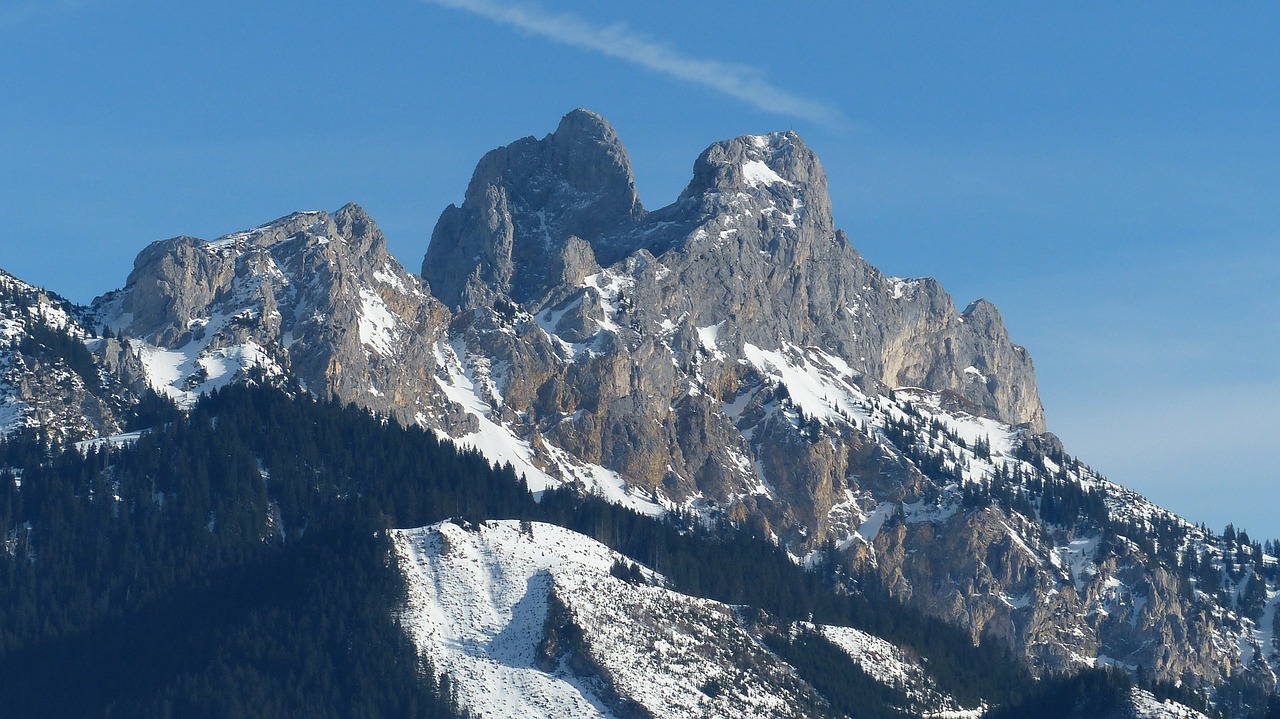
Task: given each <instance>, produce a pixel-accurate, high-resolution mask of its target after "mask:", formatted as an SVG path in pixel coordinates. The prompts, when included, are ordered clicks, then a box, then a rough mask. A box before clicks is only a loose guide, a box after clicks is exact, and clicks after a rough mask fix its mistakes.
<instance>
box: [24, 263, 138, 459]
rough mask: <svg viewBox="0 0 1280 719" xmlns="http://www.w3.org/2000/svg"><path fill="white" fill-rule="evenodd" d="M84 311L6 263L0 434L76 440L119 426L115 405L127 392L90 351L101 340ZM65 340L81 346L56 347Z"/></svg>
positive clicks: (125, 400) (124, 399)
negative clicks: (88, 324)
mask: <svg viewBox="0 0 1280 719" xmlns="http://www.w3.org/2000/svg"><path fill="white" fill-rule="evenodd" d="M84 314H85V313H84V310H83V309H82V308H78V307H76V306H74V305H72V304H71V303H70V302H67V301H66V300H64V299H62V298H61V297H58V296H57V295H55V294H53V293H50V292H46V291H45V290H41V289H39V288H37V287H34V286H32V285H29V284H27V283H25V282H22V281H21V280H18V279H17V278H15V277H13V276H12V275H10V274H8V273H7V272H4V271H3V270H0V438H2V437H5V436H7V435H9V434H11V433H13V432H15V431H19V430H24V431H32V430H33V431H36V432H39V433H42V434H45V435H46V437H47V438H49V439H68V438H69V439H73V440H74V439H81V438H85V437H92V436H95V435H98V434H102V433H109V432H115V431H118V429H119V427H118V426H117V425H116V422H115V420H114V417H113V415H114V412H113V410H112V407H116V406H119V405H121V404H123V403H125V402H127V399H126V398H125V397H124V396H123V395H125V394H127V393H126V392H124V391H123V390H122V388H120V387H119V386H118V384H117V383H115V381H114V380H113V379H112V378H111V377H110V376H109V375H108V374H107V373H106V372H104V371H103V369H102V367H101V366H100V365H99V364H98V361H97V360H95V359H90V358H89V355H90V354H91V353H92V351H93V350H94V349H95V348H96V347H98V346H99V345H100V344H101V343H102V341H103V340H101V339H99V338H96V337H94V336H93V334H92V333H91V332H90V331H88V330H86V329H85V327H86V325H85V323H84V322H83V316H84ZM59 338H61V339H59ZM67 341H69V342H70V343H71V344H72V345H79V346H78V347H72V348H70V349H69V350H68V348H67V347H65V346H62V347H60V348H58V349H54V347H58V346H59V345H65V344H66V342H67ZM68 351H69V352H70V354H64V353H66V352H68ZM77 355H79V356H77Z"/></svg>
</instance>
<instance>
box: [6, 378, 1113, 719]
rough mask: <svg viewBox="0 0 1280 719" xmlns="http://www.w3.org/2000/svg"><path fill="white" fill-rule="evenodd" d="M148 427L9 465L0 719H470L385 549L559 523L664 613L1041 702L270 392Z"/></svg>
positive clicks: (995, 653) (900, 619)
mask: <svg viewBox="0 0 1280 719" xmlns="http://www.w3.org/2000/svg"><path fill="white" fill-rule="evenodd" d="M145 406H146V407H147V415H146V417H145V418H144V419H145V421H147V422H149V423H151V429H150V431H147V432H145V433H144V434H143V435H142V436H141V437H140V438H139V439H138V441H137V442H136V443H134V444H132V445H129V446H124V447H114V448H113V447H108V446H105V445H104V446H101V447H90V448H87V449H85V450H83V451H82V450H77V449H75V448H73V447H50V446H47V445H44V444H42V443H40V442H39V441H37V440H34V439H31V438H24V437H12V438H10V439H9V440H8V441H6V442H4V443H0V531H3V542H4V551H3V552H0V676H3V677H5V679H4V681H2V682H0V715H4V716H21V715H32V716H37V715H43V716H55V715H56V716H82V717H98V716H100V717H107V716H111V717H118V716H129V717H133V716H138V717H171V716H172V717H202V716H208V717H300V716H307V717H383V716H404V717H449V716H460V715H461V713H460V711H459V710H458V707H457V706H456V702H455V701H454V698H453V696H452V692H451V691H450V688H449V686H448V681H447V677H446V678H444V679H442V680H440V681H437V680H436V679H435V673H434V672H433V670H432V668H431V667H430V666H428V665H426V664H425V663H424V662H423V661H421V660H420V659H419V658H418V656H417V655H416V652H415V650H414V647H413V646H412V644H411V643H410V641H409V640H408V638H407V637H406V636H405V635H404V633H403V632H401V630H400V627H399V626H397V620H396V617H397V611H396V610H397V607H398V606H399V605H400V603H401V602H402V601H403V593H404V588H403V586H402V584H401V579H400V576H399V574H398V572H397V571H396V569H395V567H394V563H393V562H392V559H391V555H390V547H389V542H388V541H387V540H386V538H385V535H384V533H383V531H382V530H384V529H385V528H388V527H414V526H422V525H426V524H430V523H433V522H436V521H440V520H443V519H447V518H451V517H452V518H459V519H465V520H469V521H479V520H483V519H515V518H519V519H530V520H538V521H546V522H552V523H555V524H559V525H561V526H565V527H567V528H569V529H573V530H575V531H578V532H582V533H584V534H586V535H589V536H591V537H594V538H596V539H597V540H599V541H601V542H603V543H605V544H607V545H609V546H610V547H612V548H614V549H616V550H618V551H620V552H622V553H623V554H626V555H628V556H629V557H631V558H632V559H634V560H635V561H637V562H641V563H643V564H646V565H648V566H650V567H653V568H654V569H656V570H657V571H658V572H660V573H662V574H664V575H666V576H667V577H668V579H669V580H670V581H671V583H672V585H673V588H674V589H676V590H678V591H681V592H685V593H688V594H693V595H698V596H704V597H708V598H712V599H718V600H722V601H726V602H731V603H734V604H742V605H749V606H751V607H754V608H755V609H756V610H759V611H760V612H761V616H762V617H768V621H790V620H805V619H807V620H812V621H814V622H818V623H829V624H842V625H847V626H853V627H857V628H860V629H864V630H866V631H869V632H871V633H874V634H877V635H879V636H882V637H884V638H886V639H888V640H890V641H892V642H894V643H896V644H898V645H900V646H903V647H905V648H907V649H908V650H909V651H911V652H914V653H915V654H916V655H918V656H919V657H921V658H923V659H924V660H925V661H926V662H927V663H928V666H929V668H930V671H931V673H932V674H933V676H934V677H935V679H936V681H937V683H938V688H939V689H940V690H942V691H944V692H946V693H948V694H951V695H952V696H954V697H955V698H956V699H958V700H960V701H961V702H963V703H965V704H966V705H970V706H972V705H975V704H977V703H979V702H986V703H987V704H988V705H996V704H1005V705H1010V708H1009V710H1010V711H1014V709H1013V706H1012V705H1014V704H1016V703H1017V702H1019V701H1031V702H1034V701H1038V700H1040V697H1041V694H1037V693H1035V691H1039V692H1041V693H1043V692H1044V691H1045V690H1044V689H1043V688H1041V689H1038V690H1036V689H1035V687H1034V683H1033V682H1032V680H1031V678H1030V677H1029V675H1028V674H1027V673H1026V672H1025V671H1024V670H1023V669H1022V668H1021V667H1020V666H1019V665H1018V664H1017V663H1016V662H1014V661H1013V660H1012V659H1010V658H1009V656H1008V654H1007V653H1006V652H1005V650H1004V648H1003V647H1000V646H998V645H997V644H995V643H994V642H988V643H984V644H983V645H981V646H977V647H975V646H973V644H972V643H971V642H970V640H969V637H968V635H967V634H965V633H964V632H962V631H960V630H958V629H955V628H953V627H951V626H949V625H946V624H944V623H942V622H940V621H938V620H933V619H929V618H927V617H924V616H923V615H921V614H919V613H918V612H916V611H914V610H911V609H910V608H908V607H906V606H904V605H902V604H900V603H898V602H896V601H893V600H891V599H889V598H888V595H887V593H886V592H884V591H883V590H881V589H879V588H877V587H875V586H874V584H872V583H870V582H869V580H867V579H866V578H855V577H848V576H844V575H842V574H841V573H840V570H839V569H838V568H837V567H836V566H835V565H834V564H832V565H823V566H819V567H817V568H815V569H811V570H805V569H802V568H801V567H799V566H797V565H796V564H795V563H794V562H793V561H791V559H790V558H788V557H787V555H786V554H785V553H784V552H783V551H782V550H781V549H779V548H778V547H776V546H775V545H773V544H771V543H769V542H767V541H764V540H763V539H761V538H758V537H755V536H752V535H751V534H750V533H749V530H747V529H745V528H739V527H736V526H733V525H729V524H723V525H719V526H707V525H706V524H705V523H702V522H699V521H694V520H693V519H692V518H688V517H681V516H678V515H677V516H672V517H668V518H667V519H663V520H657V519H653V518H649V517H644V516H641V515H638V514H635V513H633V512H631V511H629V510H626V509H624V508H621V507H619V506H616V505H612V504H609V503H607V502H605V501H603V500H601V499H598V498H593V497H585V496H582V495H580V494H578V493H577V492H575V491H573V490H571V489H563V490H556V491H548V492H545V493H544V494H543V496H542V497H541V498H540V501H535V499H534V497H533V495H532V494H531V493H530V492H529V491H528V490H527V488H526V487H525V485H524V483H523V481H522V480H521V479H520V478H519V477H517V476H516V475H515V473H514V472H513V471H512V470H511V468H510V467H497V468H495V467H492V466H490V465H489V463H488V462H487V461H486V460H485V459H484V458H483V457H482V456H481V455H480V454H478V453H476V452H471V451H457V450H456V449H455V448H454V447H453V446H452V445H451V444H450V443H448V442H441V441H439V440H437V438H436V437H435V436H434V435H432V434H430V433H428V432H425V431H422V430H420V429H417V428H404V427H401V426H399V425H397V424H396V423H395V422H394V421H391V420H387V419H384V418H379V417H375V416H372V415H370V414H368V413H366V412H364V411H363V410H359V409H356V408H354V407H351V406H341V405H339V404H336V403H334V402H324V401H317V400H314V399H311V398H308V397H305V396H290V395H287V394H285V393H283V392H281V391H279V390H276V389H270V388H263V387H256V386H233V387H230V388H227V389H224V390H221V391H219V392H215V393H213V394H211V395H209V396H207V397H205V398H203V399H202V400H201V401H200V402H199V403H198V404H197V405H196V406H195V407H194V408H193V409H192V410H191V411H190V412H188V413H180V412H178V411H177V410H176V409H173V408H172V407H167V408H166V407H165V405H164V403H163V402H162V401H159V400H157V399H156V398H152V399H151V400H150V401H149V402H148V403H146V405H145ZM855 585H860V586H861V587H862V590H861V591H847V590H846V588H847V587H851V586H855ZM774 649H775V651H776V652H777V653H779V654H780V655H782V656H783V657H786V658H790V659H792V660H793V663H794V665H795V666H796V667H797V669H798V670H799V671H800V672H801V673H802V676H804V677H805V678H806V679H807V680H809V681H810V683H812V684H813V685H814V686H815V687H818V688H819V690H820V691H821V692H822V693H823V694H824V695H826V696H827V697H828V699H829V700H830V701H831V703H832V705H833V708H834V709H836V710H837V711H839V712H841V713H848V714H851V715H853V714H854V711H853V708H855V707H861V708H862V712H861V713H860V714H857V715H866V716H903V715H904V713H903V709H905V707H906V702H905V699H904V697H902V696H901V695H899V694H898V693H897V692H894V691H891V690H886V688H885V687H883V686H880V685H877V684H875V683H874V682H870V681H866V680H865V678H864V677H862V676H861V673H860V672H857V671H853V670H850V668H849V667H850V665H851V662H849V661H848V660H847V657H845V658H841V656H842V655H838V653H836V652H832V651H831V650H830V648H828V647H824V646H822V640H821V639H820V638H819V637H816V636H808V635H803V634H802V635H801V636H800V637H798V638H795V639H792V640H779V642H778V644H777V646H775V647H774ZM854 669H856V667H855V668H854ZM1099 681H1102V680H1099ZM1104 683H1105V681H1104ZM1073 686H1074V685H1073ZM1089 686H1092V685H1089ZM1069 690H1070V687H1068V689H1066V690H1064V691H1069Z"/></svg>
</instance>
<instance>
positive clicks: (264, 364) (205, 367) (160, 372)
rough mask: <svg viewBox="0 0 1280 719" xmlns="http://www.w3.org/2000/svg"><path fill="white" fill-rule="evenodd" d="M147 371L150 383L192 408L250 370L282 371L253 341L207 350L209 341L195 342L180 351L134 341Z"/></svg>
mask: <svg viewBox="0 0 1280 719" xmlns="http://www.w3.org/2000/svg"><path fill="white" fill-rule="evenodd" d="M131 344H132V346H133V347H134V348H135V349H134V351H135V352H136V353H137V356H138V359H139V360H141V362H142V366H143V369H144V370H145V372H146V376H147V383H148V384H150V385H151V388H152V389H154V390H155V391H156V392H159V393H161V394H163V395H165V396H167V397H169V398H170V399H172V400H173V401H174V402H177V403H178V405H179V406H181V407H188V408H189V407H191V406H192V405H194V404H195V402H196V399H197V398H198V397H199V396H200V395H201V394H204V393H206V392H212V391H213V390H215V389H218V388H221V387H225V386H227V385H228V384H231V383H232V382H233V381H235V380H236V379H238V378H240V377H241V376H242V373H243V372H244V371H245V370H248V369H250V368H255V367H256V368H262V369H263V370H264V371H265V372H266V373H267V374H268V375H280V374H283V373H284V370H283V368H281V367H280V366H279V365H278V364H276V362H275V360H274V359H272V358H271V356H270V355H269V354H268V353H267V351H266V350H265V349H263V348H262V346H260V345H258V344H257V343H256V342H254V341H252V340H248V341H246V342H243V343H241V344H237V345H230V346H227V347H220V348H217V349H214V350H207V349H206V348H205V345H206V344H207V341H203V342H202V341H199V340H192V341H191V342H189V343H187V344H186V345H184V346H183V347H180V348H178V349H165V348H163V347H156V346H154V345H150V344H147V343H146V342H143V341H141V340H138V339H134V340H131Z"/></svg>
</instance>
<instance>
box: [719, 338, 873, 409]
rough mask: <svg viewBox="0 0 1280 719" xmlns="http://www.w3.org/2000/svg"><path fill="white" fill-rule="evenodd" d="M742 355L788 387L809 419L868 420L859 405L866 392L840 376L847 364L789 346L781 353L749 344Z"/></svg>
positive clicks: (861, 403) (816, 352)
mask: <svg viewBox="0 0 1280 719" xmlns="http://www.w3.org/2000/svg"><path fill="white" fill-rule="evenodd" d="M742 351H743V355H744V356H745V357H746V359H747V361H748V362H750V363H751V364H752V365H753V366H754V367H755V368H756V369H758V370H759V371H760V372H761V373H762V374H765V375H766V376H768V377H771V378H772V379H773V380H774V381H777V382H779V383H781V384H783V385H785V386H786V388H787V392H788V394H789V395H790V396H791V401H792V402H794V403H795V404H796V406H797V407H799V408H800V410H801V411H802V412H804V414H805V415H806V416H808V417H812V418H816V419H818V420H820V421H823V422H827V423H830V422H833V421H835V419H836V418H837V417H838V416H840V415H845V416H851V417H852V416H861V417H863V418H864V419H865V418H866V412H865V410H864V408H863V404H864V403H863V402H861V401H859V400H860V399H861V398H862V397H864V395H863V394H862V392H861V391H859V390H858V389H857V388H855V387H854V386H853V385H851V384H849V382H848V381H847V380H846V379H844V378H842V377H839V376H836V375H837V373H839V374H843V371H842V370H847V369H848V365H847V364H845V363H844V362H843V360H838V358H834V357H832V356H831V355H828V354H826V353H824V352H820V351H815V350H811V351H810V352H808V353H804V352H801V351H800V349H799V348H797V347H796V346H795V345H791V344H787V343H784V344H783V347H782V348H781V349H779V350H764V349H761V348H759V347H757V346H755V345H753V344H751V343H749V342H747V343H744V344H743V346H742ZM824 364H825V365H826V366H825V367H824Z"/></svg>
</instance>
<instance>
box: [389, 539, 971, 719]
mask: <svg viewBox="0 0 1280 719" xmlns="http://www.w3.org/2000/svg"><path fill="white" fill-rule="evenodd" d="M391 536H392V541H393V544H394V547H395V553H396V558H397V561H398V563H399V567H400V571H401V572H402V573H403V574H404V576H405V578H406V583H407V585H408V603H407V606H406V608H405V609H404V612H403V615H402V620H403V622H404V625H405V627H406V631H408V632H409V634H410V636H411V637H412V638H413V640H414V642H415V643H416V644H417V646H418V649H419V651H420V652H422V653H423V654H424V655H425V656H428V657H430V658H431V660H432V662H433V663H434V666H435V668H436V670H437V671H439V672H441V673H444V674H447V675H448V676H449V678H450V681H451V682H452V683H453V684H454V686H456V687H457V690H458V692H459V696H460V699H461V702H462V704H463V706H464V707H465V708H466V709H467V710H469V711H471V712H472V713H473V714H475V715H477V716H481V717H495V718H497V717H504V718H505V717H511V718H513V719H514V718H516V717H521V718H530V719H533V718H537V717H548V718H550V717H555V718H557V719H559V718H560V717H566V716H573V717H579V716H581V717H621V716H633V715H634V709H636V708H639V709H640V710H641V711H643V712H646V713H647V714H646V715H648V716H659V717H672V718H673V719H682V718H686V717H687V718H689V719H694V718H702V717H708V718H712V717H735V718H736V717H761V718H763V717H801V716H809V715H810V712H811V711H812V707H815V706H821V704H822V701H821V699H820V698H818V697H816V696H815V694H814V692H813V689H812V688H811V687H809V686H808V685H807V684H805V683H804V682H802V681H801V680H800V679H798V678H797V677H796V675H795V674H794V671H793V670H792V669H791V668H790V667H789V666H788V665H786V664H785V663H783V662H782V661H781V660H779V659H778V658H777V657H776V656H774V655H772V654H770V653H768V652H767V651H765V650H764V649H763V648H762V645H761V643H760V639H759V638H758V637H757V636H754V635H753V634H752V632H751V630H749V629H748V628H747V625H746V624H744V622H743V620H742V618H741V617H740V616H739V612H738V611H737V610H736V609H735V608H733V607H730V606H727V605H724V604H721V603H719V602H714V601H710V600H705V599H697V598H694V597H688V596H685V595H682V594H678V593H676V592H672V591H670V590H668V589H664V588H663V587H662V586H661V585H662V584H663V579H662V578H661V577H660V576H658V575H656V574H654V573H653V572H651V571H649V570H647V569H642V572H641V573H642V576H643V578H644V582H643V583H639V584H631V583H627V582H624V581H622V580H621V579H618V578H616V577H615V576H613V575H612V574H611V573H610V570H611V568H612V567H613V566H614V564H615V562H619V561H622V562H625V561H627V560H626V558H625V557H623V556H622V555H619V554H617V553H616V552H613V551H612V550H610V549H608V548H607V547H605V546H604V545H602V544H600V543H598V542H596V541H594V540H591V539H589V538H587V537H584V536H582V535H580V534H577V533H575V532H572V531H570V530H567V529H564V528H561V527H557V526H554V525H547V524H541V523H524V524H523V525H522V523H520V522H516V521H489V522H484V523H481V524H480V525H466V526H465V527H464V526H459V525H458V524H455V523H453V522H442V523H439V524H435V525H431V526H429V527H424V528H421V529H409V530H394V531H392V533H391ZM823 630H824V632H827V633H828V634H829V636H836V637H840V638H842V639H848V641H846V642H845V645H847V646H855V645H856V646H858V647H863V648H864V650H863V651H860V652H859V653H858V656H857V657H855V658H857V659H859V660H860V661H861V663H863V665H864V666H865V667H866V668H867V670H868V671H869V672H873V673H876V676H878V677H886V679H884V681H889V680H890V678H892V677H895V676H898V674H895V672H897V673H900V674H901V676H902V677H903V678H904V683H905V685H907V686H908V687H910V686H918V687H927V686H929V680H928V678H927V676H925V675H924V674H923V671H922V670H920V669H919V667H918V666H914V665H910V664H909V663H907V662H906V661H905V660H904V658H903V654H902V652H901V651H900V650H897V649H896V648H894V647H892V645H888V643H887V642H883V641H882V640H878V639H876V638H874V637H871V636H870V635H865V634H863V633H860V632H855V631H854V630H850V629H845V628H840V627H824V628H823ZM853 637H857V638H858V640H857V641H856V642H855V641H854V640H853V639H851V638H853ZM847 651H848V650H847ZM882 664H883V667H882V666H881V665H882ZM919 698H920V700H921V701H920V705H921V706H930V705H929V704H928V700H927V698H926V697H925V696H924V694H923V693H921V695H920V697H919ZM931 706H933V707H934V708H935V709H936V710H939V711H949V710H958V708H957V707H954V704H950V705H948V704H946V703H945V702H943V703H942V704H934V705H931ZM957 716H959V715H958V714H957Z"/></svg>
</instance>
